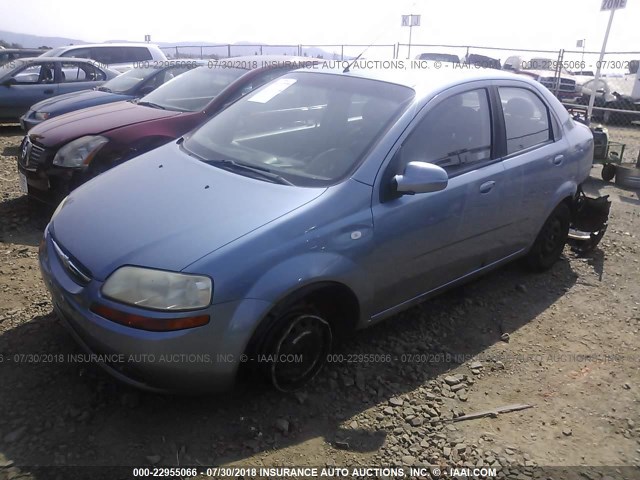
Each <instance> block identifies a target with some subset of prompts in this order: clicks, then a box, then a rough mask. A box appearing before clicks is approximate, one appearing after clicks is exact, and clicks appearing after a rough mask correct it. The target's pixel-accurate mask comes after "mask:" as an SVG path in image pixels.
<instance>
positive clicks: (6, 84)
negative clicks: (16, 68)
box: [2, 77, 18, 87]
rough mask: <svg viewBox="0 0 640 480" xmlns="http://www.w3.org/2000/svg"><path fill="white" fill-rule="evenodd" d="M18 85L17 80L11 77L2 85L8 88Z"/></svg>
mask: <svg viewBox="0 0 640 480" xmlns="http://www.w3.org/2000/svg"><path fill="white" fill-rule="evenodd" d="M16 83H18V82H17V81H16V79H15V78H14V77H10V78H7V79H6V80H5V81H3V82H2V85H4V86H6V87H10V86H11V85H15V84H16Z"/></svg>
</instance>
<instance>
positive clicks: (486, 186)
mask: <svg viewBox="0 0 640 480" xmlns="http://www.w3.org/2000/svg"><path fill="white" fill-rule="evenodd" d="M495 184H496V182H494V181H493V180H491V181H489V182H484V183H483V184H482V185H480V193H489V192H490V191H491V190H492V189H493V187H494V186H495Z"/></svg>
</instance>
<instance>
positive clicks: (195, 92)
mask: <svg viewBox="0 0 640 480" xmlns="http://www.w3.org/2000/svg"><path fill="white" fill-rule="evenodd" d="M245 73H247V70H244V69H240V68H209V67H198V68H194V69H193V70H191V71H189V72H186V73H183V74H182V75H180V76H178V77H176V78H174V79H173V80H170V81H169V82H167V83H165V84H164V85H162V86H161V87H158V88H157V89H156V90H154V91H153V92H151V93H150V94H149V95H147V96H145V97H143V98H142V100H140V102H139V103H140V104H141V105H145V104H148V105H150V106H156V107H158V108H166V109H168V110H179V111H184V112H195V111H198V110H202V109H203V108H204V107H206V106H207V105H208V104H209V102H211V100H213V99H214V98H215V97H216V96H217V95H218V94H219V93H220V92H221V91H222V90H224V89H225V88H226V87H227V86H229V85H230V84H231V83H232V82H233V81H234V80H236V79H237V78H238V77H240V76H241V75H243V74H245Z"/></svg>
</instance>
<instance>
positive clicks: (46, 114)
mask: <svg viewBox="0 0 640 480" xmlns="http://www.w3.org/2000/svg"><path fill="white" fill-rule="evenodd" d="M50 116H51V114H50V113H49V112H35V113H34V114H33V118H35V119H36V120H46V119H48V118H49V117H50Z"/></svg>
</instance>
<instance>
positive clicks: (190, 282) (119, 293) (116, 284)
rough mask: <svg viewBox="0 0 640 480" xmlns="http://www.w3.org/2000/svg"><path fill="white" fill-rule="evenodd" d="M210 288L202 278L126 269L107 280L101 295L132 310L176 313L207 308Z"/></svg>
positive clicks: (173, 273)
mask: <svg viewBox="0 0 640 480" xmlns="http://www.w3.org/2000/svg"><path fill="white" fill-rule="evenodd" d="M212 288H213V287H212V283H211V279H210V278H209V277H205V276H203V275H191V274H185V273H176V272H166V271H163V270H153V269H150V268H142V267H130V266H127V267H121V268H119V269H118V270H116V271H115V272H114V273H112V274H111V276H110V277H109V278H107V281H106V282H105V284H104V286H103V287H102V294H103V295H104V296H105V297H108V298H111V299H112V300H116V301H118V302H122V303H126V304H129V305H134V306H136V307H142V308H150V309H154V310H171V311H176V310H193V309H197V308H204V307H206V306H208V305H209V304H210V303H211V294H212Z"/></svg>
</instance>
